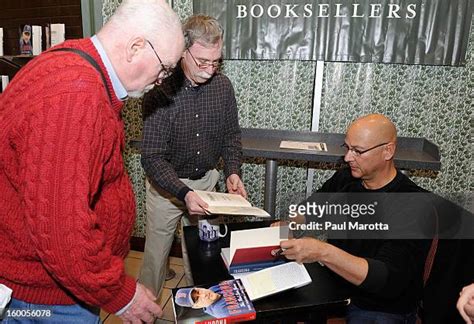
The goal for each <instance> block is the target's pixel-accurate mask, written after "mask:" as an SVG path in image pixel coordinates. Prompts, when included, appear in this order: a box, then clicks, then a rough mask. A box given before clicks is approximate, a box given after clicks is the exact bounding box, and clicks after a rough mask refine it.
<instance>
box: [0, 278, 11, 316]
mask: <svg viewBox="0 0 474 324" xmlns="http://www.w3.org/2000/svg"><path fill="white" fill-rule="evenodd" d="M11 296H12V290H11V289H10V288H8V287H7V286H5V285H2V284H0V315H2V313H3V311H4V310H5V308H6V307H7V305H8V303H9V302H10V299H11Z"/></svg>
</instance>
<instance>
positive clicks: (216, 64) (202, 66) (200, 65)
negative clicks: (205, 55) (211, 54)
mask: <svg viewBox="0 0 474 324" xmlns="http://www.w3.org/2000/svg"><path fill="white" fill-rule="evenodd" d="M187 51H188V53H189V55H191V57H192V59H193V61H194V63H196V65H197V67H198V68H200V69H201V70H205V69H207V68H208V67H210V66H212V68H213V69H216V70H218V69H219V68H220V67H221V65H222V59H219V60H218V61H214V62H209V63H208V62H204V63H199V62H198V61H196V59H195V58H194V56H193V54H192V53H191V51H190V50H189V48H188V49H187Z"/></svg>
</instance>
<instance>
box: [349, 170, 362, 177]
mask: <svg viewBox="0 0 474 324" xmlns="http://www.w3.org/2000/svg"><path fill="white" fill-rule="evenodd" d="M351 175H352V176H353V177H354V178H360V177H361V176H362V174H361V172H360V170H359V169H357V168H351Z"/></svg>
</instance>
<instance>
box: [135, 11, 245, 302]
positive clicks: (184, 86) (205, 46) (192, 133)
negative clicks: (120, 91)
mask: <svg viewBox="0 0 474 324" xmlns="http://www.w3.org/2000/svg"><path fill="white" fill-rule="evenodd" d="M183 31H184V35H185V42H186V44H185V47H186V50H185V51H184V52H183V55H182V59H181V62H180V64H178V66H177V67H176V69H175V70H174V71H173V75H171V76H169V77H168V78H167V79H165V80H164V81H163V83H162V84H161V85H160V86H159V87H155V89H154V90H153V91H150V92H149V93H148V94H147V96H146V97H145V98H144V102H143V107H144V113H143V117H144V127H143V142H142V165H143V168H144V169H145V173H146V175H147V182H146V188H147V200H146V205H147V225H146V244H145V255H144V263H143V266H142V269H141V274H140V282H142V283H143V284H145V285H146V286H148V287H151V288H153V289H154V291H155V293H157V294H158V293H159V292H160V291H161V288H162V286H163V283H164V279H165V276H166V270H167V267H166V265H167V259H168V255H169V251H170V249H171V244H172V242H173V237H174V232H175V230H176V226H177V224H178V221H179V220H180V219H181V217H182V216H183V213H184V212H185V211H187V212H188V214H189V215H203V214H205V209H206V208H207V207H208V206H207V204H206V203H205V202H204V201H203V200H201V199H200V198H199V197H198V196H197V194H196V193H195V192H194V191H193V189H195V190H214V187H215V185H216V183H217V181H218V178H219V173H218V171H217V170H216V169H215V167H216V165H217V163H218V162H219V159H220V158H221V157H222V159H223V160H224V175H225V177H226V187H227V190H228V191H229V192H230V193H235V194H240V195H242V196H243V197H246V196H247V193H246V191H245V187H244V185H243V183H242V180H241V179H240V176H239V174H240V165H241V156H242V146H241V140H240V138H241V131H240V127H239V123H238V114H237V105H236V100H235V95H234V90H233V87H232V84H231V83H230V81H229V79H228V78H227V77H226V76H225V75H223V74H221V73H219V72H218V69H219V67H220V64H221V61H222V45H223V39H222V35H223V30H222V27H221V26H220V25H219V23H218V22H217V20H215V19H214V18H211V17H208V16H204V15H195V16H192V17H190V18H188V19H187V20H186V22H185V23H184V26H183ZM183 220H184V219H183ZM182 246H183V260H184V263H185V271H186V277H187V279H188V284H192V277H191V274H190V271H189V266H188V264H187V263H188V261H187V255H186V250H185V245H184V243H183V244H182Z"/></svg>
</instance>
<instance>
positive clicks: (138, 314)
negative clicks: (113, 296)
mask: <svg viewBox="0 0 474 324" xmlns="http://www.w3.org/2000/svg"><path fill="white" fill-rule="evenodd" d="M155 300H156V297H155V296H154V295H153V293H152V292H151V291H150V290H149V289H148V288H146V287H145V286H143V285H142V284H140V283H137V288H136V292H135V297H134V300H133V302H132V304H131V305H130V307H128V309H127V310H126V311H125V312H124V313H123V314H122V315H120V316H119V317H120V318H121V319H122V321H123V322H124V323H133V324H135V323H142V322H145V323H153V322H154V321H155V318H157V317H161V316H162V315H163V311H162V310H161V307H160V305H158V304H157V303H155Z"/></svg>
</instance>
